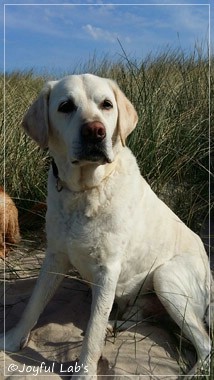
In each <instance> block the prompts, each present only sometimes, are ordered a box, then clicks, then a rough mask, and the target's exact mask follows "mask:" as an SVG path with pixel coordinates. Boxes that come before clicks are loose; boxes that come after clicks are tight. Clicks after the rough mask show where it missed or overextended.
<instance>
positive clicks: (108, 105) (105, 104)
mask: <svg viewBox="0 0 214 380" xmlns="http://www.w3.org/2000/svg"><path fill="white" fill-rule="evenodd" d="M101 108H102V109H105V110H110V109H111V108H113V104H112V102H110V100H108V99H105V100H104V101H103V102H102V103H101Z"/></svg>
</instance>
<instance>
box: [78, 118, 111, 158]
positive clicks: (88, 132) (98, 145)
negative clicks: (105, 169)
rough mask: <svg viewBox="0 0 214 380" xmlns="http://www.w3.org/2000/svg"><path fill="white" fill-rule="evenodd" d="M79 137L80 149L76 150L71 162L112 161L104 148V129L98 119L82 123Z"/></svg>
mask: <svg viewBox="0 0 214 380" xmlns="http://www.w3.org/2000/svg"><path fill="white" fill-rule="evenodd" d="M80 137H81V151H80V152H78V155H77V157H76V160H75V161H73V162H72V163H73V164H78V163H79V161H83V160H84V161H90V162H100V163H101V164H105V163H110V162H112V160H111V159H110V157H109V155H108V153H107V149H106V129H105V126H104V125H103V124H102V123H101V122H100V121H93V122H89V123H85V124H83V125H82V127H81V132H80Z"/></svg>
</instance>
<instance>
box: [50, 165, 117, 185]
mask: <svg viewBox="0 0 214 380" xmlns="http://www.w3.org/2000/svg"><path fill="white" fill-rule="evenodd" d="M116 161H117V159H115V160H114V161H113V162H112V163H108V164H104V165H97V164H91V163H88V164H86V165H82V166H81V165H76V166H72V168H70V170H67V171H66V172H64V173H63V172H61V171H60V169H59V168H58V166H57V165H56V163H55V161H54V160H53V161H52V171H53V175H54V177H55V179H56V189H57V191H58V192H61V191H63V189H66V190H70V191H72V192H81V191H86V190H90V189H93V188H95V187H98V186H99V185H100V184H101V182H103V181H104V180H105V179H106V178H107V177H109V176H110V174H111V173H112V172H113V171H114V170H115V166H116Z"/></svg>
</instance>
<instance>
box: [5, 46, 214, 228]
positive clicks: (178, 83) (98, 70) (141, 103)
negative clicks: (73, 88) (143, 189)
mask: <svg viewBox="0 0 214 380" xmlns="http://www.w3.org/2000/svg"><path fill="white" fill-rule="evenodd" d="M213 61H214V59H213V58H212V63H213ZM210 71H211V77H210V75H209V74H210ZM213 71H214V69H213V65H211V68H210V67H209V61H208V59H206V57H205V56H204V55H202V54H200V52H199V51H198V50H197V49H195V51H194V52H193V53H192V54H190V55H187V56H186V55H185V54H184V53H183V52H182V51H175V52H173V51H172V50H170V49H169V50H168V51H166V52H164V53H162V54H159V55H157V56H152V55H149V56H147V58H146V59H144V60H142V62H140V63H139V62H136V61H135V60H132V59H130V58H128V57H127V56H126V55H125V53H124V54H123V57H121V59H120V61H118V62H116V63H115V62H114V63H113V62H111V61H109V60H108V59H107V58H105V59H103V61H102V62H98V61H97V60H96V57H94V58H93V59H91V61H89V62H87V63H86V64H84V65H82V66H80V67H79V68H77V69H76V70H75V73H79V72H91V73H94V74H97V75H100V76H103V77H109V78H112V79H114V80H116V81H117V82H118V84H119V86H120V87H121V89H122V90H123V91H124V92H125V94H126V96H127V97H128V98H129V99H130V100H131V102H132V103H133V104H134V105H135V108H136V110H137V112H138V115H139V122H138V126H137V128H136V130H135V131H134V132H133V133H132V135H131V136H130V137H129V139H128V142H127V144H128V145H129V146H130V148H131V149H132V151H133V152H134V154H135V155H136V157H137V160H138V163H139V166H140V169H141V173H142V175H143V176H144V177H145V178H146V179H147V180H148V182H149V183H150V185H151V186H152V188H153V189H154V190H155V191H156V192H157V193H158V195H159V196H160V197H162V198H163V199H164V200H165V201H166V202H167V203H168V204H169V206H170V207H172V208H173V210H174V211H175V212H176V213H177V214H178V215H179V216H180V217H181V219H182V220H183V221H184V222H186V223H187V224H188V225H189V226H190V227H192V228H193V229H195V231H196V232H199V231H200V227H201V224H203V221H204V220H205V218H206V217H207V214H208V210H209V174H210V173H209V170H210V168H209V149H210V146H209V145H210V140H209V128H210V126H211V127H212V126H213V114H212V112H211V113H210V108H209V107H210V103H209V99H210V97H211V96H212V94H213ZM67 74H73V72H69V73H62V76H63V75H67ZM53 78H54V75H51V74H50V75H48V74H46V75H44V76H42V75H40V76H38V75H35V73H34V72H33V71H31V72H14V73H11V74H6V76H5V123H4V119H3V100H2V101H1V103H0V108H1V109H2V112H1V115H0V118H1V129H2V131H1V135H0V136H1V137H0V143H1V146H2V147H3V145H4V143H5V185H6V190H7V191H8V192H9V193H10V195H12V196H13V197H14V198H16V199H17V198H18V199H21V200H22V201H19V202H18V204H19V205H20V207H22V205H23V204H24V202H25V201H26V200H31V201H45V197H46V179H47V169H48V166H49V157H48V152H42V151H41V150H40V149H39V148H38V147H37V146H36V144H35V143H34V142H32V141H30V139H29V138H28V137H26V136H25V134H24V132H23V131H22V128H21V122H22V118H23V115H24V113H25V112H26V110H27V108H28V107H29V105H30V104H31V103H32V102H33V100H34V99H35V98H36V97H37V95H38V93H39V91H40V90H41V88H42V86H43V83H44V82H45V81H46V80H47V79H53ZM0 82H1V86H2V87H3V75H1V76H0ZM211 111H213V110H211ZM210 117H211V120H210V124H209V118H210ZM4 126H5V142H4V134H3V127H4ZM211 148H212V147H211ZM211 157H213V155H212V151H211ZM3 158H4V157H3V150H2V151H1V160H0V181H1V183H3V176H4V165H3V162H4V159H3ZM211 206H212V202H211Z"/></svg>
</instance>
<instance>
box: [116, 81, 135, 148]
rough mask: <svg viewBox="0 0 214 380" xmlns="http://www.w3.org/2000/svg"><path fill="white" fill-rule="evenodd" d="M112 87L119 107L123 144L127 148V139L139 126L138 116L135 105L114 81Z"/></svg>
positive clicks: (119, 126)
mask: <svg viewBox="0 0 214 380" xmlns="http://www.w3.org/2000/svg"><path fill="white" fill-rule="evenodd" d="M111 86H112V88H113V91H114V95H115V98H116V101H117V107H118V130H119V134H120V138H121V141H122V144H123V146H125V141H126V138H127V137H128V135H129V134H130V133H131V132H132V131H133V130H134V128H135V127H136V125H137V122H138V115H137V112H136V110H135V108H134V106H133V104H132V103H131V102H130V101H129V100H128V99H127V97H126V96H125V95H124V93H123V92H122V91H121V90H120V88H119V87H118V85H117V84H116V83H115V82H114V81H111Z"/></svg>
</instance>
